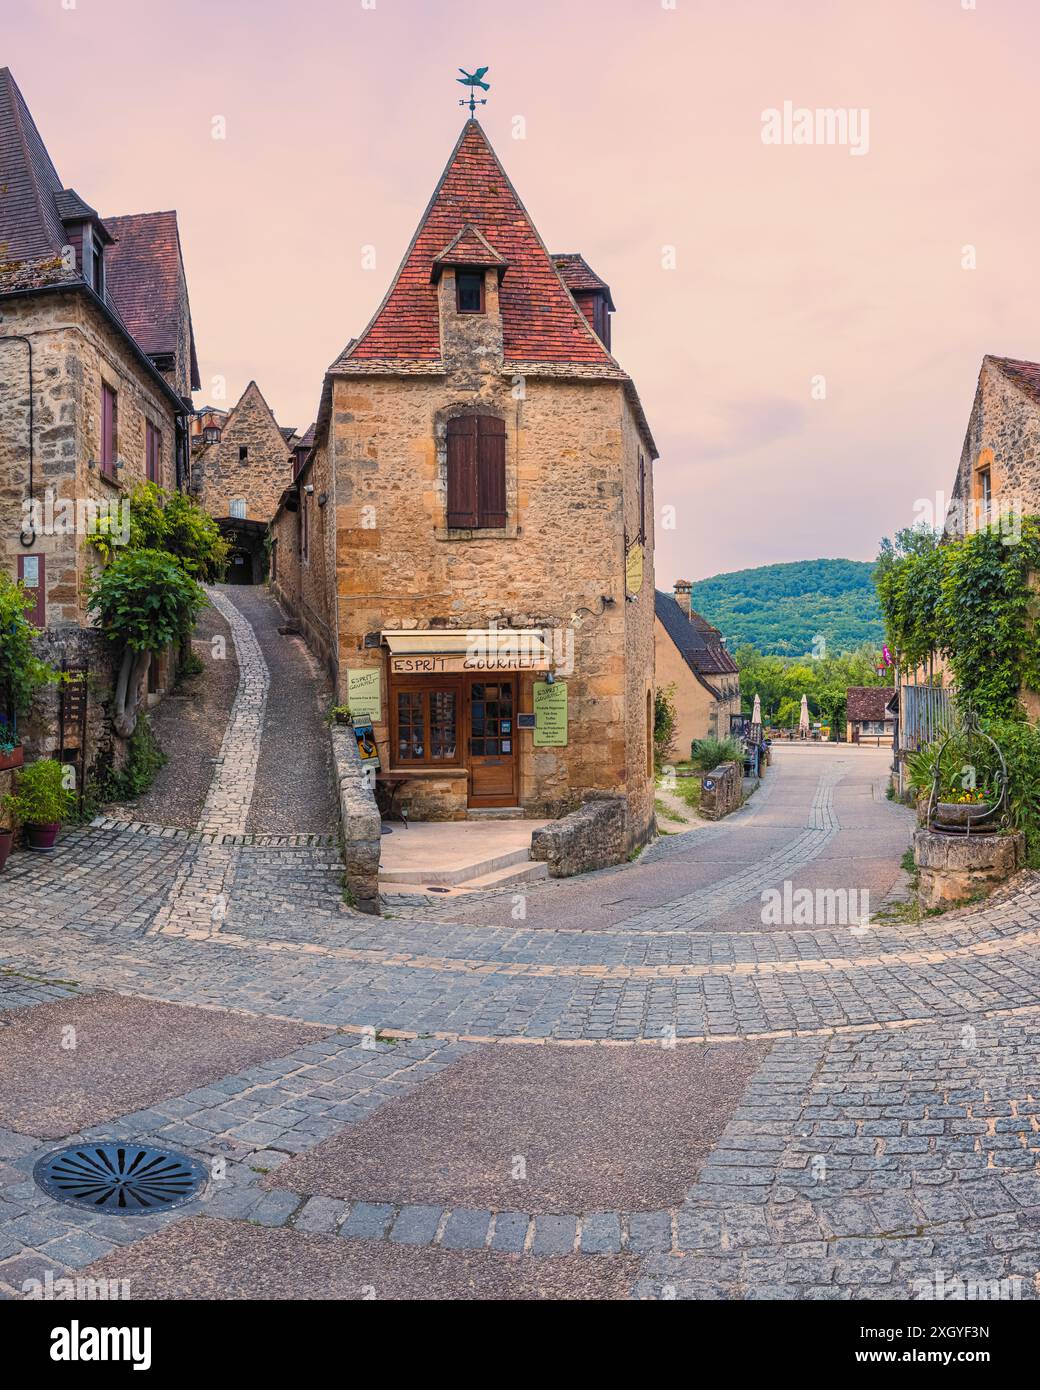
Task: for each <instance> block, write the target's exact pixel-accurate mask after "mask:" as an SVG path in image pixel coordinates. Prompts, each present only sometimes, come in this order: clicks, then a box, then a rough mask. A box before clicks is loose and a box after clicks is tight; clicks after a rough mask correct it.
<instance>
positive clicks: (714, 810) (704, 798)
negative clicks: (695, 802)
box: [697, 763, 744, 820]
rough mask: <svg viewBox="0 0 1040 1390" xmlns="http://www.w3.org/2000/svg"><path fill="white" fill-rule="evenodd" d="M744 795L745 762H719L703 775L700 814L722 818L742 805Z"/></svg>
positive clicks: (710, 817)
mask: <svg viewBox="0 0 1040 1390" xmlns="http://www.w3.org/2000/svg"><path fill="white" fill-rule="evenodd" d="M743 796H744V765H743V763H719V765H718V767H713V768H712V769H711V771H710V772H705V773H702V775H701V800H700V806H699V808H698V812H697V813H698V815H700V816H703V817H704V819H705V820H721V819H722V817H723V816H728V815H729V813H730V812H731V811H735V810H736V809H737V807H738V806H740V804H741V802H742V800H743Z"/></svg>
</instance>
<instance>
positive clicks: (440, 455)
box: [433, 400, 520, 541]
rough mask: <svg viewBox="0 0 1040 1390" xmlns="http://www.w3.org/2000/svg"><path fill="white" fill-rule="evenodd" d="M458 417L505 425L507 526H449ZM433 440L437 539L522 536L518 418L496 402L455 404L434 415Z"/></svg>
mask: <svg viewBox="0 0 1040 1390" xmlns="http://www.w3.org/2000/svg"><path fill="white" fill-rule="evenodd" d="M459 415H494V416H495V417H496V418H497V419H499V420H501V421H502V423H503V424H504V425H505V432H506V524H505V525H504V526H480V527H456V526H449V525H448V421H449V420H451V419H454V418H455V417H456V416H459ZM433 439H434V446H435V449H436V459H437V522H436V525H435V526H434V539H435V540H438V541H484V540H516V539H517V538H518V536H519V535H520V520H519V491H520V481H519V458H518V453H519V447H518V440H519V429H518V424H517V418H516V416H515V415H513V416H512V417H511V416H510V412H509V409H508V407H507V406H503V405H498V404H497V403H496V402H494V401H472V400H470V401H456V402H454V403H453V404H451V405H448V406H445V407H444V408H443V409H441V410H438V411H436V412H435V414H434V417H433Z"/></svg>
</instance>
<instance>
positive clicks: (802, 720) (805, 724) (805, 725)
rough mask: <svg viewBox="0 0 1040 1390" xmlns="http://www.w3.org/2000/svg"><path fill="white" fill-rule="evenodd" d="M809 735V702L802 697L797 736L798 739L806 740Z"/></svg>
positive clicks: (806, 698)
mask: <svg viewBox="0 0 1040 1390" xmlns="http://www.w3.org/2000/svg"><path fill="white" fill-rule="evenodd" d="M808 734H809V700H808V697H807V696H805V695H803V696H802V712H801V714H800V715H799V716H798V735H799V737H800V738H807V737H808Z"/></svg>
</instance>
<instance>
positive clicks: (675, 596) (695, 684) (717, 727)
mask: <svg viewBox="0 0 1040 1390" xmlns="http://www.w3.org/2000/svg"><path fill="white" fill-rule="evenodd" d="M692 589H693V586H692V585H691V584H690V582H689V580H687V579H677V580H676V581H675V588H674V592H673V593H671V594H666V593H662V592H661V591H660V590H658V592H657V593H656V594H655V595H654V609H655V614H656V618H655V622H654V661H655V669H656V676H657V685H658V688H659V689H661V690H667V689H669V688H672V691H673V694H672V699H673V703H674V705H675V714H676V720H675V754H674V756H675V757H676V758H688V757H689V756H690V744H691V743H692V742H693V741H694V740H695V739H701V738H728V737H729V734H730V729H731V720H733V719H736V718H738V717H739V715H740V671H739V668H738V666H737V663H736V662H735V661H734V660H733V657H732V656H731V655H730V653H729V652H728V651H727V650H726V646H725V643H724V642H723V640H722V633H721V632H719V630H718V628H716V627H712V625H711V623H709V622H708V620H707V619H706V618H702V617H701V615H700V614H699V613H698V612H697V610H696V609H695V608H693V607H692V606H691V603H690V595H691V592H692Z"/></svg>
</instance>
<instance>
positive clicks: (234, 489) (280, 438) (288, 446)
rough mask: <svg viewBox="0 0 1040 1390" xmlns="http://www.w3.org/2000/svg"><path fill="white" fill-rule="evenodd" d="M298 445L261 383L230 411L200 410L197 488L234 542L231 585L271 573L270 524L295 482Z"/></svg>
mask: <svg viewBox="0 0 1040 1390" xmlns="http://www.w3.org/2000/svg"><path fill="white" fill-rule="evenodd" d="M297 446H298V441H297V436H296V432H295V430H292V429H283V428H281V427H280V426H279V424H278V422H277V420H276V419H275V418H274V414H273V412H272V410H271V407H270V406H269V405H268V404H267V402H266V401H265V400H264V397H263V395H262V394H261V391H260V388H259V387H258V386H257V384H256V382H255V381H251V382H250V383H249V385H248V386H247V387H246V389H245V390H244V391H243V392H242V396H241V399H240V400H239V402H238V404H237V405H236V406H235V407H234V408H233V409H232V410H231V411H229V412H228V413H227V414H226V415H225V414H224V413H223V412H222V411H220V412H218V411H215V410H213V409H212V408H211V407H206V408H204V409H203V410H200V411H198V412H197V414H196V427H195V429H194V431H193V436H192V460H191V492H192V495H193V496H194V497H195V498H196V500H197V501H198V503H199V505H200V506H201V507H203V508H204V509H205V510H206V511H207V512H209V514H210V516H212V517H214V518H215V520H216V521H217V523H218V524H219V526H220V529H221V532H222V533H223V535H224V536H225V537H226V538H227V540H228V542H229V543H230V546H231V557H230V562H229V566H228V574H227V578H228V582H229V583H232V584H258V583H259V582H260V581H261V580H262V579H263V578H264V576H265V574H266V572H267V556H266V548H265V547H266V537H267V528H268V524H269V522H270V521H271V518H272V517H273V516H274V514H275V512H276V511H277V509H278V505H279V502H280V501H281V497H282V493H283V492H284V491H285V489H286V488H287V487H289V485H290V484H291V483H292V480H293V469H294V464H295V463H296V452H295V450H296V448H297Z"/></svg>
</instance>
